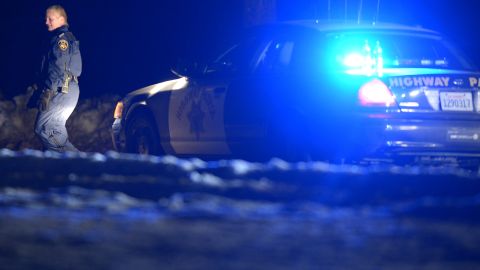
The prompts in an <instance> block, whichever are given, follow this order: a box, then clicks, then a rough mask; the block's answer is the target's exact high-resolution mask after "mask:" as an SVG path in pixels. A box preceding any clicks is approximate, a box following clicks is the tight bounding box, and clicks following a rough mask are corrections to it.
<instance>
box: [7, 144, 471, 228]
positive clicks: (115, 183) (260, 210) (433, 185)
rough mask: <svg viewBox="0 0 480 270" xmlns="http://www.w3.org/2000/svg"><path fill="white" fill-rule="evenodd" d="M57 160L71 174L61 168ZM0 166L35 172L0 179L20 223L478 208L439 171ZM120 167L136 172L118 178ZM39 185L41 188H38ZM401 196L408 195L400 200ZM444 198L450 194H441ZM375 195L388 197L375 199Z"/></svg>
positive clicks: (77, 157) (464, 175) (100, 159)
mask: <svg viewBox="0 0 480 270" xmlns="http://www.w3.org/2000/svg"><path fill="white" fill-rule="evenodd" d="M59 162H67V164H68V162H70V163H71V162H73V163H74V164H75V166H74V167H73V166H71V167H68V166H58V164H59ZM15 166H17V167H15ZM0 167H1V168H0V169H2V172H4V174H5V175H8V172H9V171H16V172H22V171H23V172H29V173H31V172H32V171H33V172H34V171H37V176H39V177H41V178H42V179H28V177H30V176H29V175H28V174H27V175H26V176H24V178H19V179H14V181H10V180H8V179H3V180H2V181H3V182H2V186H1V187H0V214H1V215H7V216H8V215H12V216H16V217H24V218H32V217H35V216H42V217H45V216H50V217H61V218H67V219H71V220H81V219H102V218H106V217H108V218H119V219H123V220H138V219H140V220H147V221H148V220H157V219H161V218H178V217H189V218H192V217H197V218H198V217H202V218H208V217H221V218H230V219H239V218H240V219H271V218H278V217H282V218H289V219H307V220H328V219H337V218H339V217H341V218H345V216H348V217H351V218H353V217H358V216H361V217H368V218H381V217H385V216H391V215H397V214H399V213H400V214H402V213H408V212H411V211H416V210H418V209H425V208H432V207H433V208H435V207H450V208H453V209H455V208H464V207H478V206H479V205H480V195H478V191H479V190H480V189H479V188H478V184H477V183H476V182H478V178H479V174H478V171H477V172H475V171H470V170H463V169H459V168H455V167H445V166H438V167H432V166H408V167H403V166H395V165H370V166H359V165H337V164H329V163H326V162H299V163H288V162H285V161H283V160H280V159H272V160H271V161H270V162H267V163H251V162H247V161H243V160H219V161H203V160H200V159H179V158H176V157H173V156H164V157H153V156H137V155H129V154H119V153H116V152H109V153H107V154H105V155H103V154H99V153H66V154H58V153H52V152H45V153H44V152H40V151H34V150H25V151H21V152H13V151H10V150H6V149H3V150H0ZM126 167H127V168H128V169H129V171H130V172H132V171H133V173H132V174H130V175H123V174H121V173H118V171H119V170H120V169H122V168H123V169H125V168H126ZM49 168H50V169H49ZM72 168H75V171H72ZM100 168H101V169H100ZM20 169H22V170H20ZM38 173H40V174H38ZM17 176H18V175H17ZM429 176H432V177H429ZM11 177H13V176H11ZM24 181H25V182H24ZM32 181H33V182H32ZM42 181H44V182H45V183H44V184H45V186H43V187H40V188H39V187H38V185H39V182H42ZM32 183H33V185H32ZM40 184H41V183H40ZM442 185H443V186H442ZM462 185H464V186H462ZM452 187H453V188H452ZM471 187H474V188H471ZM135 189H138V190H137V191H134V190H135ZM402 189H410V191H408V192H406V193H402V191H401V190H402ZM475 190H477V192H476V191H475ZM147 191H148V192H147ZM446 191H447V192H452V196H443V195H444V194H445V192H446ZM144 193H149V195H145V194H144ZM379 195H380V196H385V197H386V198H383V199H382V200H381V201H378V200H377V199H376V197H378V196H379Z"/></svg>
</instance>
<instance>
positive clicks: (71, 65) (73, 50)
mask: <svg viewBox="0 0 480 270" xmlns="http://www.w3.org/2000/svg"><path fill="white" fill-rule="evenodd" d="M51 35H52V36H51V39H50V42H49V43H48V44H47V47H46V48H45V49H44V54H43V57H42V62H41V67H40V73H39V81H38V86H39V88H40V89H39V90H41V91H43V90H46V89H50V90H54V91H56V90H58V88H59V87H61V86H62V84H63V82H64V80H65V78H66V76H70V78H71V79H74V80H77V78H78V77H79V76H80V74H81V73H82V58H81V55H80V47H79V42H78V40H77V39H76V38H75V36H74V35H73V34H72V32H70V31H68V26H67V25H64V26H62V27H59V28H57V29H55V30H54V31H53V32H52V33H51Z"/></svg>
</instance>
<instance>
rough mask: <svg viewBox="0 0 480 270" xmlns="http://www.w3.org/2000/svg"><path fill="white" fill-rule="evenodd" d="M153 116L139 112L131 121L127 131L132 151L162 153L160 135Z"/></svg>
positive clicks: (149, 153) (148, 153) (128, 146)
mask: <svg viewBox="0 0 480 270" xmlns="http://www.w3.org/2000/svg"><path fill="white" fill-rule="evenodd" d="M153 123H154V121H153V119H152V117H149V116H148V115H147V114H145V113H138V114H136V115H134V116H133V117H132V119H131V120H130V121H129V125H128V127H127V132H126V144H127V145H126V146H127V151H128V152H130V153H136V154H144V155H160V154H162V151H161V149H160V137H159V136H158V132H157V129H156V127H155V125H154V124H153Z"/></svg>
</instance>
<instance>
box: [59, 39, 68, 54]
mask: <svg viewBox="0 0 480 270" xmlns="http://www.w3.org/2000/svg"><path fill="white" fill-rule="evenodd" d="M58 48H60V50H62V51H66V50H67V49H68V41H66V40H65V39H60V40H59V41H58Z"/></svg>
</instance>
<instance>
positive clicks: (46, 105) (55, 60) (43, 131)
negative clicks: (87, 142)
mask: <svg viewBox="0 0 480 270" xmlns="http://www.w3.org/2000/svg"><path fill="white" fill-rule="evenodd" d="M45 24H46V25H47V27H48V31H49V32H50V34H51V36H50V40H49V43H48V44H47V46H46V48H45V51H44V54H43V57H42V62H41V67H40V72H39V81H38V90H37V91H39V92H38V93H39V95H38V98H37V99H36V105H37V106H38V110H39V112H38V115H37V119H36V121H35V134H36V135H37V136H38V137H40V139H41V140H42V144H43V146H44V148H45V149H46V150H52V151H56V152H65V151H78V150H77V148H75V146H73V144H72V143H71V142H70V141H69V140H68V133H67V129H66V127H65V124H66V122H67V119H68V118H69V117H70V115H71V114H72V112H73V110H74V109H75V106H76V105H77V102H78V96H79V87H78V77H79V76H80V73H81V72H82V59H81V55H80V49H79V43H78V40H77V39H76V38H75V36H74V35H73V34H72V32H70V31H69V30H68V21H67V14H66V12H65V9H64V8H63V7H61V6H59V5H54V6H50V7H49V8H48V9H47V11H46V16H45Z"/></svg>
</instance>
